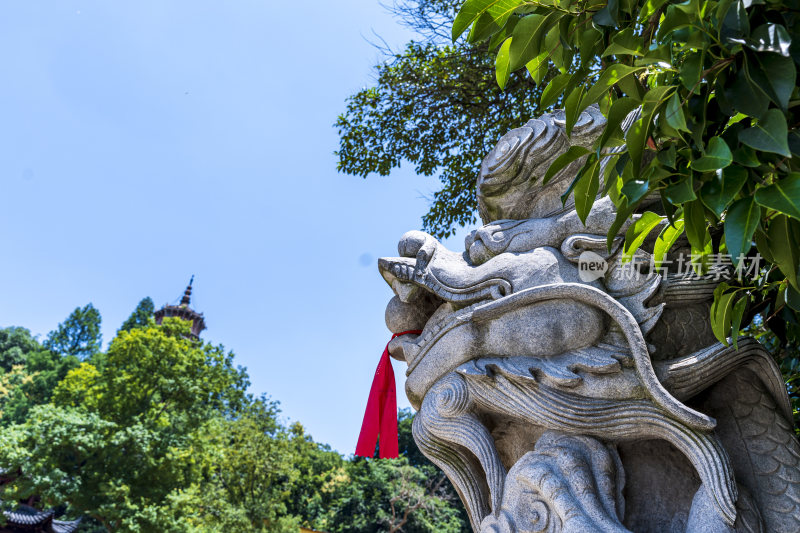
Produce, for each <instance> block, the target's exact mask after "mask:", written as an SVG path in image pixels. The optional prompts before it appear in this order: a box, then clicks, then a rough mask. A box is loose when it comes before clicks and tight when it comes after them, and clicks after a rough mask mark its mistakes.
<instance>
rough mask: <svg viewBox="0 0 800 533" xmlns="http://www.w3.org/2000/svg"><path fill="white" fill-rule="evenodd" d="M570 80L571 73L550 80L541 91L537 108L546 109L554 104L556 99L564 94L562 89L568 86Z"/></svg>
mask: <svg viewBox="0 0 800 533" xmlns="http://www.w3.org/2000/svg"><path fill="white" fill-rule="evenodd" d="M571 78H572V73H570V72H565V73H563V74H559V75H558V76H556V77H555V78H553V79H552V80H550V83H548V84H547V86H546V87H545V88H544V90H543V91H542V96H541V98H539V106H540V107H541V108H543V109H546V108H548V107H550V106H551V105H553V104H555V103H556V101H557V100H558V97H559V96H561V93H562V92H564V88H565V87H566V86H567V84H569V81H570V79H571Z"/></svg>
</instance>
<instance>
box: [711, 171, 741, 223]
mask: <svg viewBox="0 0 800 533" xmlns="http://www.w3.org/2000/svg"><path fill="white" fill-rule="evenodd" d="M747 175H748V173H747V170H746V169H744V168H741V167H737V166H729V167H727V168H725V170H718V171H717V172H715V173H714V177H713V178H711V179H710V180H709V181H707V182H706V183H704V184H703V187H702V188H701V189H700V199H701V200H702V201H703V203H704V204H705V205H706V207H708V208H709V209H710V210H711V211H713V212H714V214H715V215H717V218H721V217H722V213H723V211H725V209H726V208H727V207H728V204H730V203H731V202H732V201H733V199H734V197H735V196H736V194H737V193H738V192H739V191H740V190H741V189H742V186H743V185H744V184H745V182H746V181H747Z"/></svg>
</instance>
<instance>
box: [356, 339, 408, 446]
mask: <svg viewBox="0 0 800 533" xmlns="http://www.w3.org/2000/svg"><path fill="white" fill-rule="evenodd" d="M420 333H422V331H419V330H410V331H403V332H400V333H395V334H394V335H392V340H394V339H395V337H399V336H401V335H408V334H415V335H419V334H420ZM389 342H391V340H390V341H389ZM378 436H380V448H379V457H380V458H381V459H395V458H397V457H398V455H399V453H398V452H399V450H398V445H397V390H396V388H395V384H394V370H393V369H392V362H391V360H390V359H389V344H388V343H387V344H386V348H384V349H383V354H382V355H381V360H380V362H378V368H376V369H375V378H374V379H373V380H372V388H371V389H370V391H369V398H368V399H367V409H366V411H364V421H363V422H362V423H361V434H360V435H359V436H358V444H356V455H358V456H360V457H373V456H374V455H375V445H376V444H377V443H378Z"/></svg>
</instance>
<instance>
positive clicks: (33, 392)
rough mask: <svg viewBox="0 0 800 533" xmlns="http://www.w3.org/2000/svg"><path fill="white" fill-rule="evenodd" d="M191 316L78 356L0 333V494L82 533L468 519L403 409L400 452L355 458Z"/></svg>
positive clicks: (428, 527) (407, 527) (418, 526)
mask: <svg viewBox="0 0 800 533" xmlns="http://www.w3.org/2000/svg"><path fill="white" fill-rule="evenodd" d="M140 307H142V306H141V305H140ZM134 315H136V313H134ZM83 316H84V317H85V316H86V315H83ZM190 326H191V324H190V323H189V322H184V321H181V320H180V319H177V318H168V319H165V320H164V322H163V324H161V325H158V326H157V325H155V323H154V322H153V321H152V320H151V319H147V320H146V321H145V322H144V323H143V324H141V325H139V324H137V325H136V326H135V327H132V328H130V329H127V330H126V329H123V328H120V331H119V332H118V333H117V336H116V337H115V338H114V339H113V340H112V342H111V344H110V346H109V347H108V350H107V351H106V352H101V351H98V352H96V353H94V354H93V355H91V356H89V357H87V358H86V359H85V360H83V361H80V360H79V359H78V358H77V357H75V356H74V355H62V354H60V353H57V352H55V351H52V350H49V349H45V348H44V347H43V346H42V345H41V344H39V342H38V341H37V340H36V339H35V338H33V337H32V336H31V335H30V332H29V331H28V330H26V329H24V328H5V329H0V361H2V362H3V366H0V428H1V429H2V430H1V431H0V471H3V472H5V474H4V476H3V478H2V479H0V500H2V501H3V502H4V503H5V504H6V505H7V504H9V503H10V502H13V501H19V502H24V503H27V504H32V505H34V506H36V507H37V508H40V509H43V510H44V509H50V508H55V509H57V512H58V513H59V515H60V514H61V513H64V514H65V515H66V518H74V517H77V516H83V517H84V522H83V525H82V526H81V530H80V531H82V532H84V533H87V532H91V533H101V532H104V531H125V532H136V531H139V532H143V531H146V532H149V531H163V532H169V533H179V532H193V533H216V532H218V531H254V532H256V531H260V532H264V533H289V532H291V533H296V531H297V530H298V528H299V526H300V525H304V526H306V527H309V528H313V529H316V530H321V531H328V532H330V533H346V532H356V531H358V532H364V531H374V532H376V533H377V532H378V531H398V532H399V531H403V532H405V533H433V532H451V533H456V532H459V531H464V530H465V528H466V524H467V521H466V517H465V516H464V514H463V510H462V509H461V507H460V505H458V503H457V500H456V495H455V491H454V490H453V489H452V487H451V486H450V485H449V482H447V481H446V479H445V478H444V475H443V474H442V473H441V471H439V470H438V469H437V468H436V467H434V466H433V465H431V464H430V463H427V460H425V459H424V457H422V456H421V455H420V454H419V450H417V449H416V446H415V445H414V444H413V439H412V438H411V414H410V413H409V412H408V411H404V412H401V414H400V428H401V431H400V434H401V442H402V447H401V450H402V453H403V457H401V458H400V459H397V460H391V461H384V460H381V461H372V460H364V459H361V458H358V459H353V460H348V459H346V458H344V457H342V456H341V455H340V454H338V453H337V452H335V451H333V450H331V449H330V448H329V447H328V446H326V445H321V444H319V443H317V442H315V441H314V440H313V439H312V438H311V437H310V436H309V435H308V434H307V433H306V431H305V429H304V428H303V426H302V425H300V424H299V423H294V424H292V425H291V426H288V427H287V426H285V425H284V424H282V423H281V420H280V417H279V413H280V411H279V408H278V404H277V403H276V402H273V401H271V400H269V399H268V398H266V397H261V398H253V397H252V396H250V395H249V394H247V392H246V388H247V385H248V377H247V374H246V372H245V371H244V369H241V368H234V366H233V354H232V353H230V352H226V351H225V350H224V349H223V347H221V346H212V345H209V344H207V343H204V342H202V341H200V340H198V339H194V338H192V337H191V336H190V335H189V331H190V329H189V328H190ZM76 329H77V330H80V328H76ZM51 337H52V336H51ZM14 472H16V473H17V474H12V475H11V478H12V479H11V480H10V481H7V480H8V479H9V473H14ZM355 510H363V511H364V512H365V513H366V514H363V515H359V514H353V512H354V511H355Z"/></svg>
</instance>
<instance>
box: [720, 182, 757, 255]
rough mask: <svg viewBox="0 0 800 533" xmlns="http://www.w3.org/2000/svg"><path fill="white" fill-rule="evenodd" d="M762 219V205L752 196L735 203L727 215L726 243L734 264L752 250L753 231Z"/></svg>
mask: <svg viewBox="0 0 800 533" xmlns="http://www.w3.org/2000/svg"><path fill="white" fill-rule="evenodd" d="M759 220H761V207H760V206H759V205H758V204H757V203H755V202H754V201H753V198H752V197H747V198H742V199H741V200H737V201H736V202H734V203H733V205H732V206H731V207H730V209H728V214H727V215H725V244H726V245H727V247H728V253H729V254H730V256H731V261H733V264H734V265H738V264H739V263H740V262H741V261H742V260H743V259H744V256H745V255H747V252H749V251H750V247H751V246H752V242H753V233H754V232H755V231H756V227H758V221H759Z"/></svg>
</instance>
